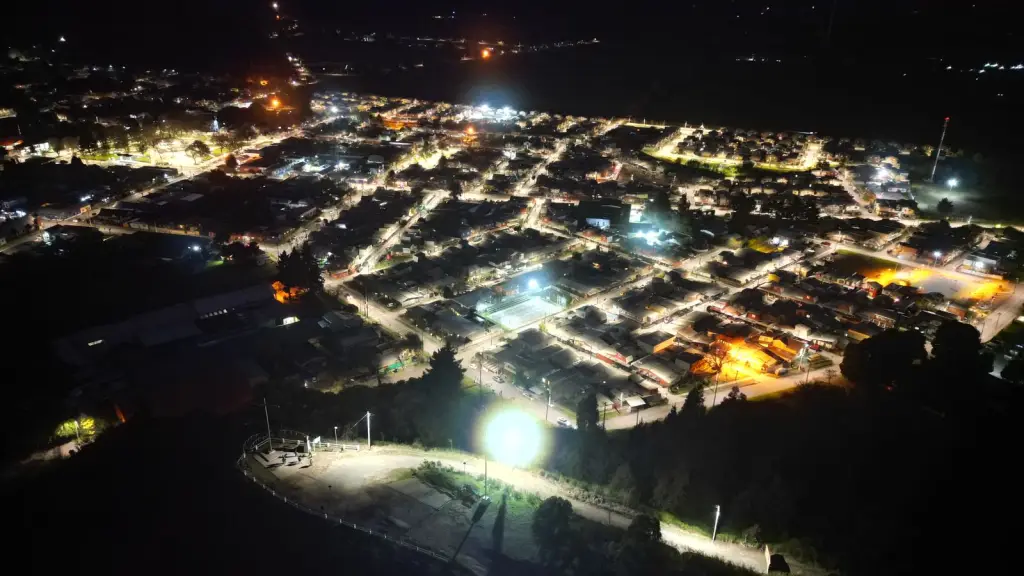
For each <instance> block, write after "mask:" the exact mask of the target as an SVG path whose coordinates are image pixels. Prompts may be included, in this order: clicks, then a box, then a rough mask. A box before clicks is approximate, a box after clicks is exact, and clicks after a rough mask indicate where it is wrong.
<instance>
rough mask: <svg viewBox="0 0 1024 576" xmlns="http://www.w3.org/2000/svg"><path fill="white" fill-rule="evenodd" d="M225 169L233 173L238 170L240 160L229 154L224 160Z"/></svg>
mask: <svg viewBox="0 0 1024 576" xmlns="http://www.w3.org/2000/svg"><path fill="white" fill-rule="evenodd" d="M224 168H226V169H228V170H230V171H231V172H234V171H235V170H237V169H238V159H237V158H235V155H234V154H228V156H227V158H225V159H224Z"/></svg>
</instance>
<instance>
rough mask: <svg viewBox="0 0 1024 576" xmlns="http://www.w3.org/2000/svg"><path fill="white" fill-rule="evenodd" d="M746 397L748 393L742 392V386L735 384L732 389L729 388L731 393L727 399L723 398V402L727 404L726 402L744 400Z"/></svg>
mask: <svg viewBox="0 0 1024 576" xmlns="http://www.w3.org/2000/svg"><path fill="white" fill-rule="evenodd" d="M746 399H747V395H746V394H744V393H743V392H740V387H739V386H733V387H732V389H731V390H729V394H728V395H727V396H726V397H725V400H722V403H723V404H725V403H726V402H742V401H744V400H746Z"/></svg>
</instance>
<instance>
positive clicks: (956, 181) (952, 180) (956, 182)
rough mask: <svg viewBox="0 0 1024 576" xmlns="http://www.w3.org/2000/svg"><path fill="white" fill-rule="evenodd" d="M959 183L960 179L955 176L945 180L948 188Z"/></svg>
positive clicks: (954, 186)
mask: <svg viewBox="0 0 1024 576" xmlns="http://www.w3.org/2000/svg"><path fill="white" fill-rule="evenodd" d="M959 185H960V181H959V180H957V179H956V178H950V179H949V180H946V186H947V187H949V189H950V190H952V189H953V188H956V187H957V186H959Z"/></svg>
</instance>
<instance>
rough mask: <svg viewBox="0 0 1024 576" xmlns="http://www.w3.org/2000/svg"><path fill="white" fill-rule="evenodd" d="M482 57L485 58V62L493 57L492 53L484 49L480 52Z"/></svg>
mask: <svg viewBox="0 0 1024 576" xmlns="http://www.w3.org/2000/svg"><path fill="white" fill-rule="evenodd" d="M480 57H481V58H483V59H484V60H487V59H488V58H490V57H491V51H490V50H489V49H487V48H484V49H483V50H481V51H480Z"/></svg>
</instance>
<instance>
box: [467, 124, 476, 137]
mask: <svg viewBox="0 0 1024 576" xmlns="http://www.w3.org/2000/svg"><path fill="white" fill-rule="evenodd" d="M466 134H469V135H470V136H472V135H473V134H476V128H473V127H472V126H469V127H467V128H466Z"/></svg>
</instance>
